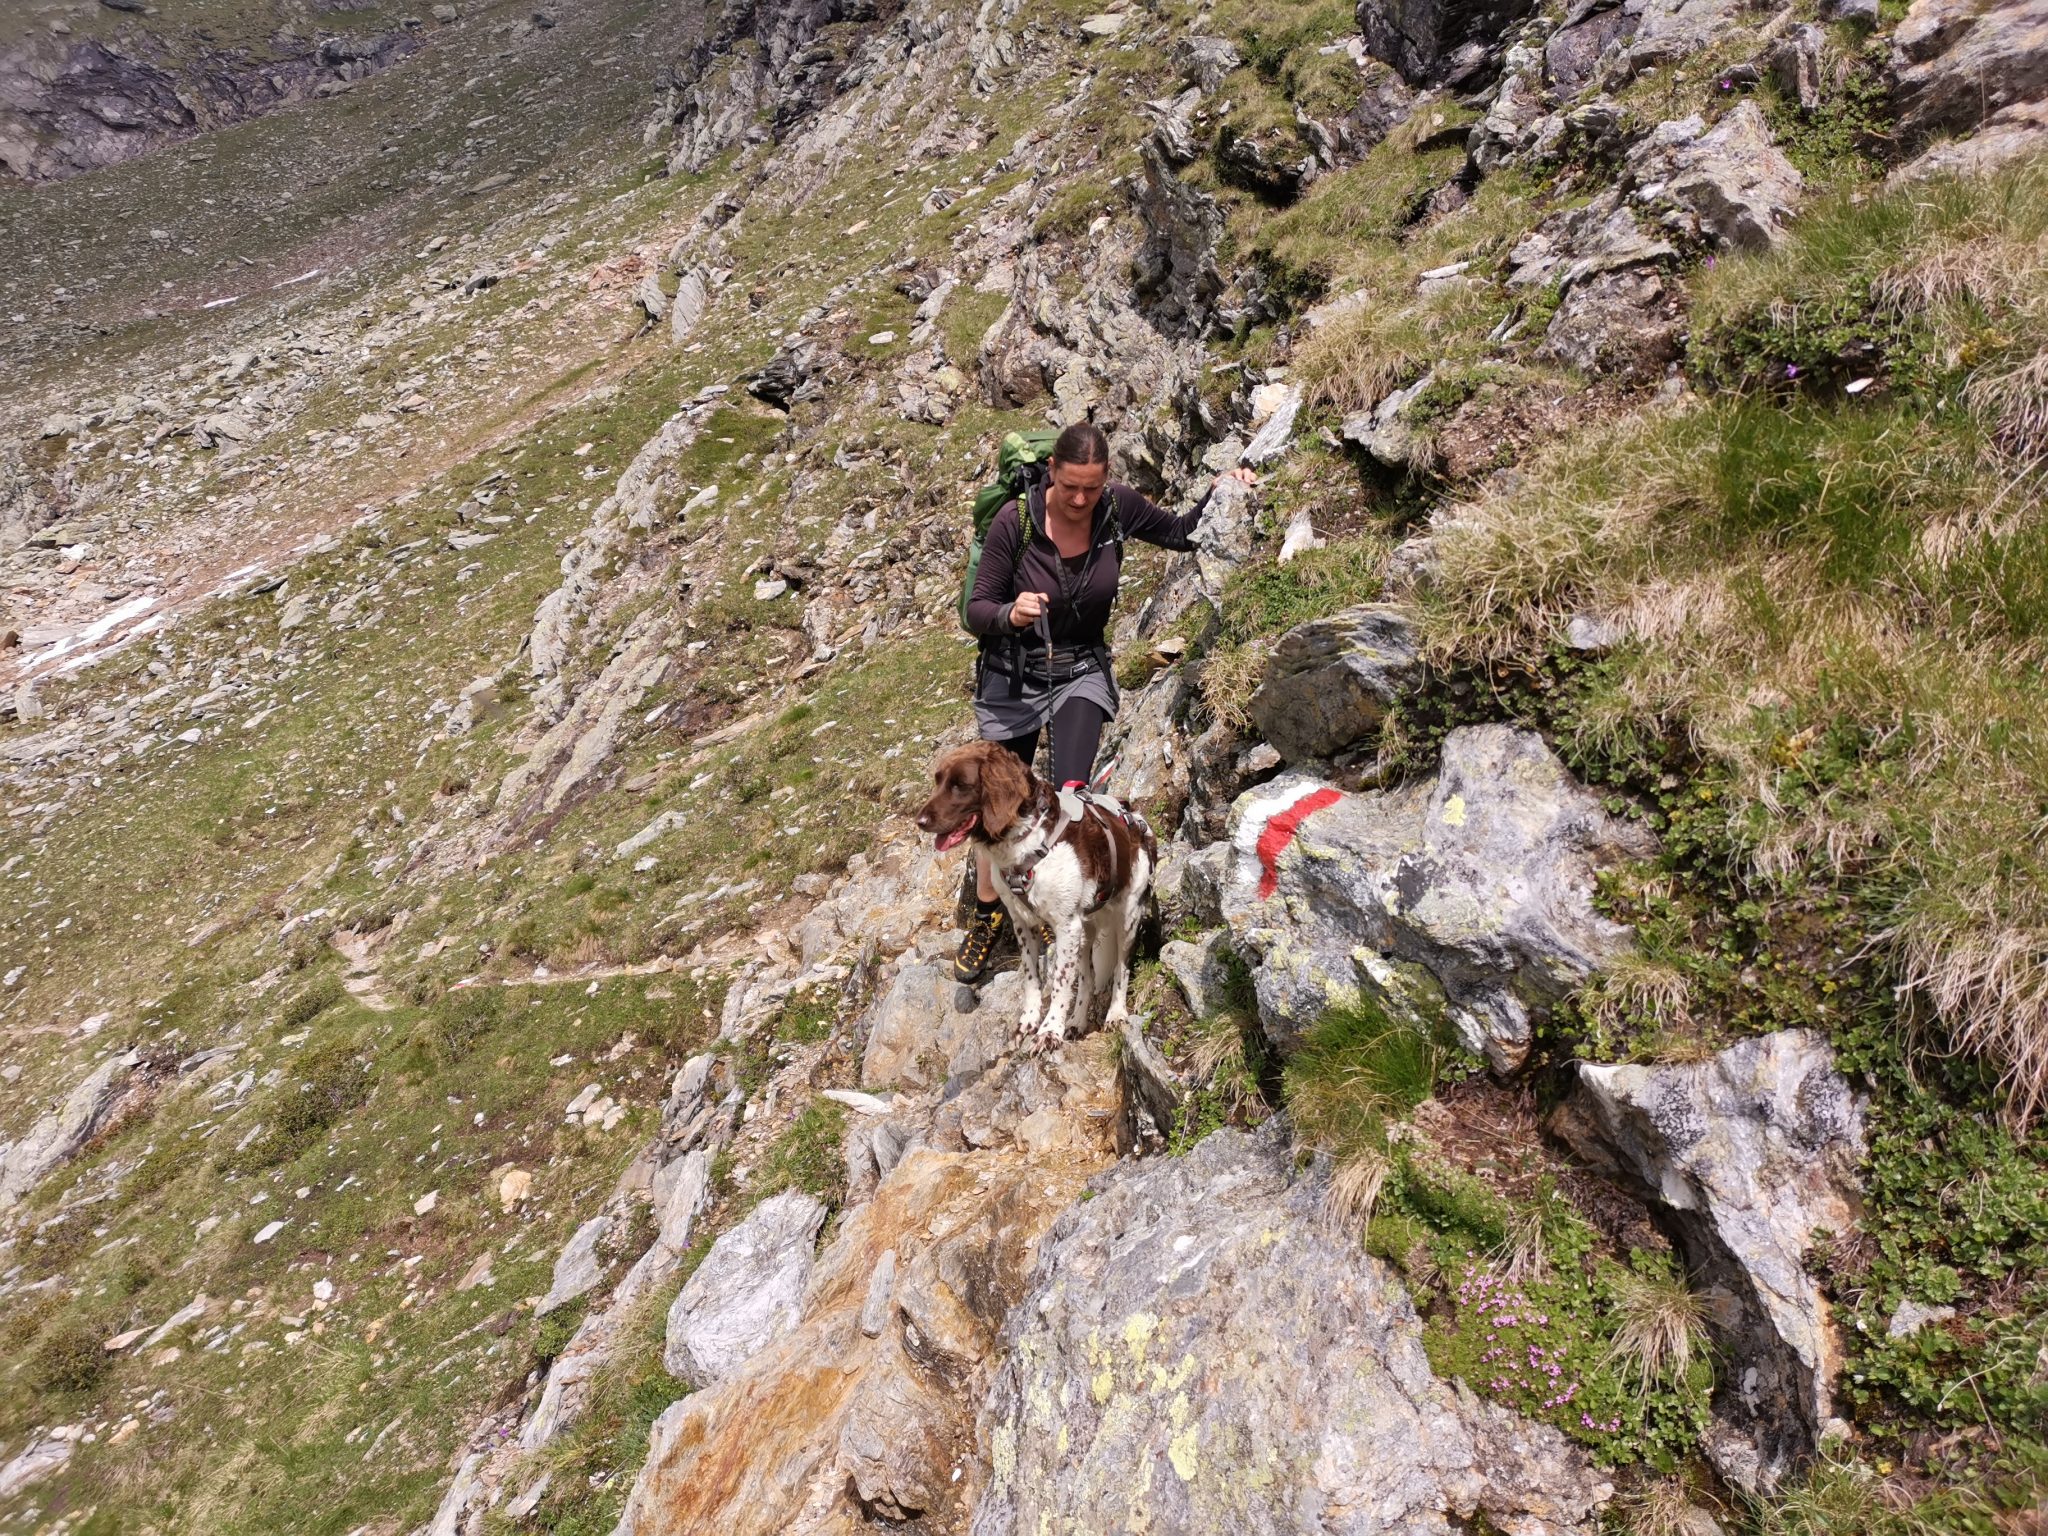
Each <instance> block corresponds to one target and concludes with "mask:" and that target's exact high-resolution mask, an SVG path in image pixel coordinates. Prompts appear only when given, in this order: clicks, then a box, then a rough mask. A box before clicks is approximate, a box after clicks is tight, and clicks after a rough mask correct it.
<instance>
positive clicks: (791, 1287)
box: [662, 1190, 825, 1387]
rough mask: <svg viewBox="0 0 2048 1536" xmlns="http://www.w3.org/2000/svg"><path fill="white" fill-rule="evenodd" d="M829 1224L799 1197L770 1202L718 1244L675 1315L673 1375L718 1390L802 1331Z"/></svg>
mask: <svg viewBox="0 0 2048 1536" xmlns="http://www.w3.org/2000/svg"><path fill="white" fill-rule="evenodd" d="M824 1224H825V1207H824V1205H823V1203H822V1202H820V1201H819V1200H817V1199H816V1198H814V1197H813V1196H811V1195H806V1194H803V1193H801V1192H799V1191H796V1190H791V1191H789V1192H787V1193H785V1194H780V1195H775V1196H773V1197H772V1198H770V1199H767V1200H764V1201H762V1202H761V1203H760V1204H759V1205H758V1206H756V1207H755V1208H754V1210H753V1213H752V1214H751V1215H749V1216H748V1217H747V1218H746V1220H744V1221H742V1222H741V1223H740V1224H739V1225H738V1226H736V1227H734V1228H732V1229H731V1230H730V1231H728V1232H726V1233H725V1234H724V1235H723V1236H722V1237H720V1238H719V1239H718V1241H717V1242H715V1243H713V1244H712V1245H711V1251H710V1252H709V1253H708V1254H706V1255H705V1256H704V1262H703V1263H702V1264H700V1265H698V1266H697V1271H696V1273H695V1274H693V1275H691V1276H690V1278H689V1280H688V1281H686V1282H685V1283H684V1285H683V1288H682V1290H681V1291H680V1292H679V1293H678V1294H677V1296H676V1299H675V1301H674V1302H673V1303H672V1304H671V1305H670V1307H669V1310H668V1337H667V1344H666V1347H665V1349H664V1351H663V1354H662V1363H663V1365H665V1366H666V1367H667V1368H668V1373H669V1374H670V1375H671V1376H674V1377H675V1378H676V1379H677V1380H679V1381H687V1382H689V1383H691V1384H692V1385H693V1386H696V1387H706V1386H710V1385H712V1384H713V1383H716V1382H720V1381H723V1380H725V1378H727V1377H728V1376H730V1375H732V1374H733V1373H734V1372H736V1371H737V1370H739V1368H740V1367H741V1366H743V1365H745V1364H746V1362H747V1361H748V1360H749V1359H750V1358H751V1357H752V1356H753V1355H755V1354H756V1353H757V1352H759V1351H760V1350H761V1349H762V1348H764V1347H765V1346H767V1345H768V1344H770V1343H772V1342H773V1341H774V1340H776V1339H777V1338H780V1337H781V1336H782V1335H783V1334H785V1333H787V1332H789V1331H790V1330H791V1329H792V1328H794V1327H796V1325H797V1323H798V1322H799V1321H800V1320H801V1318H802V1305H803V1296H804V1286H805V1284H806V1283H807V1282H808V1281H809V1279H810V1275H811V1262H812V1258H813V1250H814V1249H815V1247H816V1245H817V1241H818V1229H819V1228H820V1227H822V1226H823V1225H824Z"/></svg>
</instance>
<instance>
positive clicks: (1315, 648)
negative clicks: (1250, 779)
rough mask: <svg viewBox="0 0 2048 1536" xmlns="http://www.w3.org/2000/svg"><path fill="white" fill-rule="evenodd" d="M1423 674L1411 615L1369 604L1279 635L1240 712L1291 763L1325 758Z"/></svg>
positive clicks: (1375, 720) (1360, 736) (1370, 725)
mask: <svg viewBox="0 0 2048 1536" xmlns="http://www.w3.org/2000/svg"><path fill="white" fill-rule="evenodd" d="M1421 678H1422V661H1421V649H1420V645H1419V643H1418V638H1417V636H1416V633H1415V623H1414V619H1413V617H1412V616H1411V615H1410V614H1409V613H1408V612H1407V611H1406V610H1405V609H1402V608H1398V607H1395V606H1393V605H1392V604H1388V603H1368V604H1364V605H1362V606H1360V607H1356V608H1347V609H1345V610H1344V611H1343V612H1341V613H1334V614H1332V615H1330V617H1328V618H1326V619H1314V620H1311V621H1310V622H1309V623H1306V624H1300V625H1297V626H1296V627H1295V628H1293V629H1290V630H1289V631H1288V632H1287V633H1286V634H1284V635H1282V636H1281V637H1280V639H1279V642H1278V643H1277V644H1276V645H1275V646H1274V647H1273V659H1272V661H1271V662H1269V663H1268V664H1267V666H1266V675H1265V678H1264V679H1263V680H1262V681H1261V682H1260V684H1259V687H1258V691H1257V692H1255V693H1254V694H1253V695H1252V697H1251V701H1250V703H1249V704H1247V705H1246V712H1247V713H1248V714H1250V716H1251V718H1252V723H1253V724H1254V725H1255V726H1256V727H1257V728H1258V730H1259V734H1260V735H1262V736H1264V737H1265V738H1266V740H1267V741H1269V742H1271V743H1272V744H1273V745H1274V747H1276V748H1277V749H1278V750H1279V752H1280V755H1281V756H1282V757H1284V758H1286V759H1287V760H1288V761H1289V762H1299V761H1300V760H1301V759H1303V758H1315V757H1329V756H1330V755H1332V754H1333V753H1336V752H1341V751H1342V750H1344V748H1346V747H1348V746H1351V745H1352V744H1353V743H1355V742H1359V741H1362V740H1364V739H1365V738H1366V737H1367V736H1369V735H1371V734H1372V733H1373V732H1375V731H1377V730H1378V729H1379V725H1380V721H1381V720H1382V719H1384V718H1385V716H1386V712H1387V709H1388V707H1389V706H1390V705H1392V704H1393V702H1394V701H1395V700H1396V699H1398V698H1400V697H1401V695H1402V694H1404V693H1406V692H1408V691H1409V690H1411V689H1413V688H1414V687H1415V686H1416V685H1417V684H1418V683H1419V682H1420V681H1421Z"/></svg>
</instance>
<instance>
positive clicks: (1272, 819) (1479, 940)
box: [1221, 725, 1653, 1071]
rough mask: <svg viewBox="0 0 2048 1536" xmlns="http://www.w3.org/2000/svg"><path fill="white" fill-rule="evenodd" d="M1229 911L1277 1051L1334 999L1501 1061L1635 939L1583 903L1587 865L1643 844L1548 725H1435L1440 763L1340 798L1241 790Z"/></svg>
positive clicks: (1282, 785) (1517, 1055) (1311, 782)
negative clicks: (1433, 771) (1573, 769)
mask: <svg viewBox="0 0 2048 1536" xmlns="http://www.w3.org/2000/svg"><path fill="white" fill-rule="evenodd" d="M1227 835H1228V839H1229V843H1228V846H1229V850H1230V851H1229V854H1228V856H1227V857H1228V861H1229V863H1228V872H1227V874H1226V875H1225V877H1224V881H1223V886H1222V891H1221V907H1222V915H1223V916H1224V918H1225V919H1226V920H1227V921H1228V922H1229V924H1230V928H1231V934H1232V940H1231V942H1232V947H1233V948H1235V949H1236V950H1237V952H1238V953H1239V954H1240V955H1242V956H1244V957H1245V958H1246V960H1247V961H1248V962H1249V963H1250V964H1251V965H1252V968H1253V979H1254V983H1255V985H1256V989H1257V993H1258V1003H1259V1016H1260V1019H1261V1020H1262V1021H1263V1022H1264V1024H1265V1026H1266V1030H1267V1033H1268V1034H1269V1035H1270V1036H1271V1037H1272V1039H1273V1041H1274V1043H1275V1044H1276V1045H1277V1046H1279V1047H1280V1049H1281V1050H1283V1051H1285V1050H1288V1049H1291V1048H1292V1047H1293V1046H1294V1045H1295V1044H1296V1043H1298V1042H1299V1040H1300V1039H1301V1037H1302V1035H1303V1034H1304V1033H1305V1032H1306V1031H1307V1030H1309V1029H1310V1028H1312V1027H1313V1026H1314V1024H1315V1023H1316V1021H1317V1020H1318V1019H1320V1018H1321V1017H1322V1016H1323V1015H1324V1014H1325V1013H1326V1012H1328V1011H1329V1010H1330V1009H1332V1008H1335V1007H1339V1006H1359V1005H1364V1006H1370V1007H1373V1008H1377V1009H1380V1010H1382V1011H1384V1012H1385V1013H1386V1014H1387V1015H1388V1016H1389V1017H1390V1018H1391V1019H1393V1020H1395V1021H1397V1022H1403V1023H1407V1024H1409V1025H1411V1026H1412V1027H1414V1028H1416V1029H1419V1030H1422V1031H1424V1032H1426V1033H1435V1032H1436V1031H1438V1030H1440V1029H1444V1028H1449V1029H1453V1030H1455V1031H1456V1032H1457V1034H1458V1036H1459V1038H1460V1039H1462V1040H1463V1041H1464V1042H1465V1044H1466V1045H1467V1046H1468V1047H1470V1048H1471V1049H1472V1050H1474V1051H1478V1052H1481V1053H1483V1054H1484V1055H1485V1056H1486V1058H1487V1059H1488V1061H1489V1062H1491V1063H1492V1065H1493V1066H1494V1067H1495V1068H1496V1069H1497V1070H1501V1071H1511V1070H1513V1069H1514V1068H1515V1067H1518V1066H1519V1065H1520V1064H1521V1062H1522V1059H1523V1057H1524V1056H1525V1055H1526V1054H1527V1052H1528V1048H1529V1039H1530V1032H1531V1029H1532V1026H1533V1021H1534V1020H1535V1019H1536V1018H1537V1017H1538V1016H1540V1015H1541V1014H1542V1013H1543V1012H1544V1011H1545V1010H1546V1009H1547V1008H1549V1007H1550V1005H1551V1004H1553V1003H1554V1002H1556V1001H1557V1000H1558V999H1559V998H1561V997H1563V996H1564V995H1565V994H1567V993H1568V992H1570V991H1571V990H1572V988H1573V987H1575V986H1577V985H1578V984H1579V983H1580V982H1582V981H1584V980H1585V978H1586V977H1587V976H1588V975H1590V974H1591V973H1592V972H1593V971H1595V970H1597V969H1598V968H1599V967H1600V966H1602V965H1603V964H1604V963H1606V962H1608V961H1609V960H1611V959H1613V958H1614V957H1615V956H1617V955H1618V954H1620V953H1621V952H1622V951H1623V950H1624V949H1626V947H1627V946H1628V944H1629V942H1630V940H1629V935H1628V930H1627V929H1625V928H1623V927H1621V926H1619V925H1618V924H1615V923H1613V922H1610V921H1609V920H1608V919H1606V918H1604V917H1602V916H1600V914H1599V913H1597V912H1596V911H1594V909H1593V902H1592V897H1593V882H1594V876H1595V875H1596V873H1597V872H1598V871H1599V870H1601V869H1603V868H1606V867H1610V866H1612V865H1614V864H1616V863H1618V862H1620V861H1622V860H1624V859H1628V858H1637V857H1643V856H1645V855H1647V854H1648V853H1650V852H1651V851H1652V847H1653V844H1652V840H1651V838H1650V837H1649V834H1648V833H1646V832H1644V831H1643V830H1642V829H1641V828H1639V827H1636V826H1634V825H1632V824H1630V823H1627V822H1624V821H1620V820H1618V819H1617V818H1615V817H1613V816H1611V815H1609V814H1608V813H1607V812H1606V811H1605V810H1604V809H1602V808H1601V805H1600V802H1599V800H1598V798H1597V797H1596V796H1594V795H1593V793H1592V792H1591V791H1589V790H1587V789H1586V788H1585V787H1584V786H1582V785H1580V784H1579V783H1578V782H1577V781H1576V780H1574V779H1573V778H1572V776H1571V775H1570V773H1568V772H1567V771H1566V770H1565V767H1564V765H1563V764H1562V763H1560V762H1559V761H1558V760H1557V758H1556V757H1555V756H1553V755H1552V753H1551V752H1550V750H1549V748H1547V747H1546V746H1545V745H1544V744H1543V741H1542V738H1541V737H1539V736H1536V735H1535V734H1534V733H1532V732H1529V731H1521V730H1515V729H1513V728H1511V727H1508V726H1504V725H1488V726H1469V727H1465V728H1463V729H1460V730H1456V731H1453V732H1451V734H1450V735H1449V736H1447V737H1446V738H1445V739H1444V745H1443V756H1442V762H1441V766H1440V768H1439V770H1438V773H1437V775H1436V776H1435V777H1434V778H1431V779H1425V780H1421V781H1419V782H1416V783H1413V784H1410V785H1406V786H1404V787H1402V788H1400V789H1395V790H1389V791H1385V792H1382V793H1376V794H1347V793H1344V792H1343V791H1341V790H1338V789H1336V788H1335V787H1333V786H1331V785H1329V784H1326V783H1324V782H1322V781H1321V780H1318V779H1316V778H1314V777H1311V776H1309V775H1306V774H1298V773H1296V774H1287V775H1284V776H1283V777H1281V778H1279V779H1276V780H1274V781H1273V782H1272V783H1271V784H1267V785H1262V786H1260V787H1259V788H1257V789H1254V790H1251V791H1249V792H1247V793H1246V794H1245V795H1244V796H1243V797H1242V798H1241V799H1240V800H1239V801H1238V802H1237V804H1236V806H1235V807H1233V809H1232V811H1231V815H1230V823H1229V827H1228V831H1227Z"/></svg>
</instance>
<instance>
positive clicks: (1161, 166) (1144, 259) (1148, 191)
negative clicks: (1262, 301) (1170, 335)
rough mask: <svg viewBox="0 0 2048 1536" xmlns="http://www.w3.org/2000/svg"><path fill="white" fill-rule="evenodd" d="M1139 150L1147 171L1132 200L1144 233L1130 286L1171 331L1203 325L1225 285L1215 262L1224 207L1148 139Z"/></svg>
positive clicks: (1134, 258) (1133, 260)
mask: <svg viewBox="0 0 2048 1536" xmlns="http://www.w3.org/2000/svg"><path fill="white" fill-rule="evenodd" d="M1139 153H1140V158H1141V159H1142V161H1143V163H1144V172H1145V174H1144V176H1143V177H1142V178H1141V179H1140V181H1139V183H1138V185H1137V187H1136V188H1135V189H1134V201H1135V203H1136V211H1137V214H1138V218H1139V222H1140V224H1141V225H1142V227H1143V228H1144V229H1145V231H1146V236H1145V243H1144V244H1143V245H1142V246H1140V247H1139V248H1138V252H1137V254H1136V255H1135V256H1134V257H1133V258H1132V261H1131V279H1132V287H1133V289H1134V290H1135V291H1136V293H1137V294H1138V296H1139V297H1140V298H1141V299H1143V300H1144V301H1145V302H1146V303H1147V304H1148V305H1149V306H1150V307H1151V308H1152V309H1153V310H1154V312H1155V313H1156V314H1157V315H1158V317H1159V319H1160V321H1161V322H1162V323H1163V324H1165V325H1166V326H1168V327H1169V328H1171V329H1172V330H1175V331H1194V330H1199V329H1200V328H1201V326H1202V325H1203V324H1204V323H1205V322H1206V320H1207V318H1208V315H1209V312H1210V309H1211V307H1212V306H1213V305H1214V303H1215V301H1216V298H1217V296H1218V295H1219V294H1220V293H1222V291H1223V287H1224V283H1223V274H1222V271H1221V270H1220V269H1219V268H1218V267H1217V265H1216V242H1217V241H1218V240H1219V239H1220V238H1222V235H1223V206H1222V204H1220V203H1218V202H1217V201H1216V199H1215V198H1213V197H1211V196H1210V195H1209V194H1208V193H1207V192H1204V191H1202V190H1201V188H1199V187H1196V186H1194V185H1192V184H1191V183H1189V182H1185V181H1182V180H1181V179H1180V177H1179V176H1177V175H1176V174H1174V170H1173V167H1172V166H1171V165H1169V164H1168V163H1167V161H1166V158H1165V156H1164V155H1162V154H1161V153H1160V151H1159V147H1158V146H1157V145H1156V144H1154V143H1152V142H1151V141H1150V140H1149V139H1148V140H1146V142H1145V143H1144V144H1143V145H1142V146H1141V148H1140V151H1139Z"/></svg>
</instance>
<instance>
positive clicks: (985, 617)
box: [967, 484, 1209, 647]
mask: <svg viewBox="0 0 2048 1536" xmlns="http://www.w3.org/2000/svg"><path fill="white" fill-rule="evenodd" d="M1111 498H1114V499H1115V505H1116V511H1117V515H1118V518H1119V520H1120V521H1121V522H1122V525H1123V534H1124V537H1125V538H1126V539H1142V540H1144V542H1146V543H1147V544H1157V545H1158V546H1159V547H1160V548H1162V549H1192V548H1194V544H1193V543H1192V541H1191V539H1190V535H1192V534H1193V532H1194V530H1195V525H1196V524H1197V523H1199V522H1200V521H1201V520H1202V512H1203V509H1204V508H1206V507H1207V506H1208V505H1209V498H1208V497H1207V496H1204V497H1203V498H1202V499H1201V501H1200V502H1198V503H1197V504H1196V506H1195V508H1194V510H1193V511H1191V512H1187V513H1184V514H1181V515H1179V516H1176V515H1175V514H1173V513H1171V512H1168V511H1167V510H1166V509H1165V508H1163V507H1159V506H1156V505H1154V504H1153V503H1152V502H1150V501H1148V500H1147V499H1146V498H1145V497H1144V496H1143V495H1142V494H1141V493H1139V492H1137V491H1134V490H1132V489H1131V488H1130V487H1129V486H1128V485H1114V484H1112V485H1108V486H1105V487H1103V491H1102V499H1101V500H1100V501H1098V502H1097V503H1096V504H1095V528H1094V536H1093V542H1092V544H1091V546H1090V548H1089V550H1088V551H1087V553H1085V554H1082V555H1079V556H1076V557H1075V558H1074V559H1072V560H1065V559H1062V558H1061V555H1060V552H1059V546H1058V545H1056V544H1054V543H1053V541H1052V537H1051V535H1049V534H1048V533H1047V532H1046V531H1045V500H1044V497H1043V496H1042V495H1041V494H1040V493H1039V492H1038V490H1037V488H1035V487H1034V488H1033V490H1032V491H1031V493H1030V498H1029V499H1030V509H1031V522H1032V530H1031V543H1030V545H1029V547H1027V548H1026V549H1025V550H1024V558H1023V561H1022V565H1021V568H1020V565H1019V562H1018V558H1017V545H1018V542H1019V539H1018V533H1019V527H1020V525H1019V523H1018V521H1017V517H1018V504H1017V503H1016V502H1014V501H1006V502H1004V503H1003V505H1002V507H1001V508H1000V509H999V510H998V511H997V513H996V515H995V517H994V519H993V520H992V521H991V522H990V523H989V525H988V533H987V535H986V537H985V538H984V539H983V541H982V546H981V566H980V568H979V569H978V570H977V571H976V572H975V577H974V593H973V595H972V596H971V597H969V598H968V600H967V623H968V627H969V628H971V629H972V630H973V631H974V632H975V633H976V634H979V635H993V636H1004V635H1018V636H1019V637H1020V638H1022V639H1023V640H1024V642H1025V644H1027V645H1031V644H1036V643H1037V642H1036V640H1035V638H1034V635H1033V630H1032V629H1031V628H1029V627H1027V628H1025V629H1023V630H1021V631H1020V630H1018V629H1017V628H1015V627H1014V626H1012V624H1011V623H1010V605H1011V603H1013V602H1014V601H1016V598H1017V594H1018V593H1019V592H1043V593H1045V594H1046V595H1047V596H1048V597H1050V598H1051V602H1050V604H1049V605H1048V607H1047V619H1048V622H1049V625H1050V628H1051V631H1052V643H1053V644H1054V645H1057V646H1062V647H1065V646H1093V645H1102V644H1104V643H1105V642H1104V634H1105V632H1106V631H1107V629H1108V627H1109V614H1110V609H1111V608H1113V607H1114V606H1115V604H1116V591H1117V582H1118V580H1119V578H1120V577H1121V575H1122V565H1123V552H1122V550H1121V549H1120V547H1119V546H1118V543H1117V540H1116V536H1115V530H1114V529H1113V528H1112V526H1111V523H1110V503H1111ZM1063 577H1064V580H1063V579H1062V578H1063Z"/></svg>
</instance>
